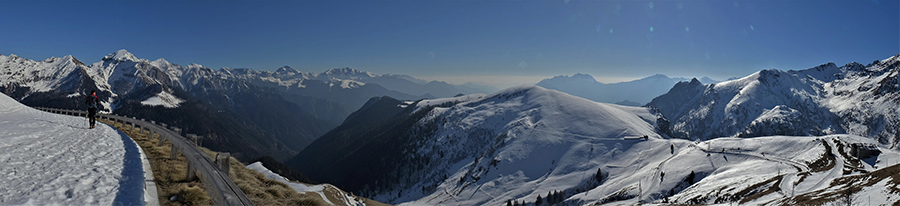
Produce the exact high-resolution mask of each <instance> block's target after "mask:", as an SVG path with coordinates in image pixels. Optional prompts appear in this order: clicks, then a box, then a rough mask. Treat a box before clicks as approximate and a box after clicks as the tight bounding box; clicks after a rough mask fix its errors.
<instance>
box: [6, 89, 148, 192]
mask: <svg viewBox="0 0 900 206" xmlns="http://www.w3.org/2000/svg"><path fill="white" fill-rule="evenodd" d="M0 131H2V132H0V165H3V166H2V167H0V174H2V175H0V188H2V189H0V205H57V204H59V205H141V204H144V200H143V198H144V197H143V195H144V192H143V187H144V185H143V183H144V179H145V178H144V174H145V173H144V168H143V164H142V162H141V152H140V149H139V148H138V147H137V145H136V144H135V143H134V142H133V141H132V140H131V139H130V138H129V137H128V136H126V135H125V134H124V133H122V132H120V131H118V130H115V129H114V128H112V127H109V126H108V125H105V124H102V123H98V124H97V128H95V129H88V126H87V122H86V121H85V119H84V118H79V117H73V116H65V115H57V114H51V113H46V112H42V111H38V110H35V109H32V108H29V107H26V106H24V105H22V104H20V103H18V102H16V101H15V100H13V99H12V98H9V97H8V96H6V95H0ZM148 169H149V168H148ZM154 198H155V197H154Z"/></svg>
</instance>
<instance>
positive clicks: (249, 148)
mask: <svg viewBox="0 0 900 206" xmlns="http://www.w3.org/2000/svg"><path fill="white" fill-rule="evenodd" d="M0 68H2V71H0V73H2V74H0V89H2V90H3V91H4V92H6V93H8V94H10V96H11V97H13V98H14V99H16V100H18V101H20V102H22V103H24V104H26V105H29V106H43V107H56V108H65V109H84V108H86V106H85V104H84V96H83V95H85V94H86V93H88V92H89V91H91V90H97V91H98V96H99V97H100V100H101V103H102V104H103V108H104V110H106V111H107V112H114V113H116V114H120V115H127V116H136V117H138V118H147V119H154V120H156V121H160V122H163V123H166V124H169V125H173V126H177V127H181V128H183V129H184V131H185V133H194V134H200V135H203V136H204V137H205V139H204V141H203V143H204V146H206V147H210V148H212V149H216V150H220V151H229V152H233V153H234V154H235V156H236V157H239V158H242V159H245V160H249V159H253V158H258V157H260V156H263V155H269V156H273V157H276V158H279V159H284V158H287V157H290V156H292V155H293V154H295V153H296V152H297V151H299V150H300V149H302V148H303V147H305V146H306V145H307V144H309V143H310V142H312V140H314V139H315V138H317V137H318V136H319V135H321V134H324V133H325V132H326V131H327V130H328V129H329V128H331V127H334V125H336V124H337V122H329V121H325V120H320V119H318V118H315V117H313V116H312V115H310V114H309V113H307V112H306V111H305V110H304V109H303V108H300V107H298V106H297V105H296V104H293V103H291V102H290V101H287V100H285V99H284V98H283V97H281V96H280V95H279V94H278V93H275V92H273V91H268V90H267V89H264V88H259V87H258V86H255V85H253V84H250V83H248V82H245V81H242V80H238V79H233V78H230V77H229V76H228V75H227V74H225V73H222V72H218V71H215V70H212V69H209V68H206V67H203V66H202V65H198V64H191V65H188V66H181V65H177V64H172V63H169V62H167V61H166V60H165V59H158V60H155V61H150V60H147V59H140V58H137V57H136V56H135V55H134V54H131V53H129V52H128V51H126V50H119V51H116V52H114V53H112V54H109V55H107V56H105V57H103V58H102V59H101V61H99V62H96V63H93V64H91V65H90V66H88V65H85V64H83V63H81V61H79V60H77V59H75V58H74V57H71V56H66V57H63V58H49V59H46V60H43V61H33V60H28V59H24V58H21V57H18V56H15V55H10V56H2V55H0Z"/></svg>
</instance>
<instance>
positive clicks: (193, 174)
mask: <svg viewBox="0 0 900 206" xmlns="http://www.w3.org/2000/svg"><path fill="white" fill-rule="evenodd" d="M187 166H188V167H187V176H186V177H184V180H185V181H193V180H195V179H197V171H196V170H197V166H195V165H194V164H191V161H188V162H187Z"/></svg>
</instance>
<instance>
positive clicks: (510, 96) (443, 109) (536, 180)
mask: <svg viewBox="0 0 900 206" xmlns="http://www.w3.org/2000/svg"><path fill="white" fill-rule="evenodd" d="M448 101H450V102H459V103H457V104H455V105H453V106H441V105H442V104H444V103H445V102H448ZM444 105H446V104H444ZM416 107H417V108H419V109H425V108H429V107H430V108H433V109H431V111H430V112H429V113H428V115H426V117H425V118H423V119H422V120H420V123H422V124H423V125H428V124H435V125H437V128H436V130H435V131H434V133H433V135H429V136H426V137H424V138H423V139H420V140H418V142H417V143H418V144H419V147H418V149H415V153H417V154H416V155H424V156H426V157H433V158H432V160H431V162H432V164H433V165H434V166H432V169H430V170H427V171H425V172H426V173H425V175H423V176H424V177H423V178H422V179H423V180H424V181H420V183H418V184H416V185H414V186H412V187H408V188H422V187H426V188H427V187H431V188H434V189H432V191H430V192H428V191H425V192H426V193H424V194H423V193H422V192H423V191H421V190H418V191H417V190H415V189H407V190H404V191H409V190H412V191H411V192H407V194H401V198H396V199H394V201H391V202H405V201H415V202H413V203H414V204H449V205H455V204H462V205H485V204H486V205H498V204H503V203H505V202H506V200H509V199H519V198H526V199H532V198H536V197H537V196H538V195H545V194H547V193H548V192H550V191H553V190H559V191H565V190H579V189H580V187H590V186H591V185H592V184H595V183H593V178H592V177H593V174H594V173H595V172H596V170H597V168H598V167H600V166H601V165H603V164H605V163H606V160H603V157H604V156H605V157H607V158H609V157H610V156H611V155H613V154H616V153H621V152H622V151H624V150H628V149H629V148H631V147H632V146H633V145H634V144H635V143H638V142H639V141H638V140H623V138H625V137H639V136H644V135H647V136H649V137H650V139H658V138H660V136H659V135H658V134H656V132H655V126H654V125H655V120H656V116H655V115H653V114H651V113H650V111H649V110H648V109H646V108H636V107H625V106H618V105H612V104H606V103H597V102H593V101H590V100H586V99H583V98H579V97H574V96H571V95H568V94H565V93H562V92H557V91H554V90H547V89H544V88H541V87H518V88H511V89H507V90H504V91H501V92H499V93H497V94H494V95H490V96H486V95H480V96H464V97H459V98H455V99H442V100H434V101H431V100H426V101H421V102H419V103H418V104H417V105H416ZM441 156H443V158H440V157H441ZM428 171H434V172H428ZM439 177H444V178H443V179H441V178H439ZM435 180H437V181H435ZM419 184H421V185H419ZM379 198H382V199H393V198H389V197H385V196H376V199H378V200H380V199H379Z"/></svg>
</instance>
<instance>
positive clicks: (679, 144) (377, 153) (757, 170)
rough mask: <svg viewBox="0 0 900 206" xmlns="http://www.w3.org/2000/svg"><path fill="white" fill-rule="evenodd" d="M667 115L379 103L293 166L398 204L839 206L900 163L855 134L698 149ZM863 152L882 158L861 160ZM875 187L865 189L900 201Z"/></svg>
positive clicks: (476, 98) (530, 91)
mask: <svg viewBox="0 0 900 206" xmlns="http://www.w3.org/2000/svg"><path fill="white" fill-rule="evenodd" d="M659 120H661V117H660V116H657V114H655V113H654V112H653V110H652V109H650V108H639V107H626V106H618V105H611V104H605V103H597V102H593V101H589V100H586V99H582V98H579V97H574V96H571V95H568V94H565V93H561V92H558V91H554V90H547V89H543V88H541V87H517V88H510V89H507V90H504V91H501V92H498V93H495V94H492V95H481V94H476V95H467V96H460V97H455V98H445V99H435V100H422V101H417V102H403V101H399V100H394V99H390V98H375V99H372V100H370V102H369V103H367V105H366V106H364V107H363V108H362V109H361V110H359V111H357V112H356V113H354V115H351V117H349V118H348V119H347V121H345V122H344V124H343V125H341V126H339V127H338V128H336V129H335V130H332V131H331V132H329V133H328V134H326V135H324V136H323V137H322V138H320V139H318V140H316V142H314V143H313V144H311V145H312V146H311V147H310V148H308V149H306V150H304V151H301V153H300V154H298V156H297V157H295V158H294V159H292V160H291V161H290V162H289V163H288V165H290V166H292V167H294V168H296V169H298V170H300V171H302V172H304V173H305V174H308V175H309V177H310V178H312V179H314V180H317V181H323V182H329V183H332V184H334V185H336V186H338V187H341V188H344V189H347V190H348V191H354V192H356V193H358V194H361V195H362V196H366V197H371V198H373V199H375V200H378V201H382V202H387V203H394V204H403V205H455V204H460V205H498V204H501V205H502V204H505V203H506V202H507V201H516V202H519V203H523V202H524V203H529V204H534V203H535V201H536V200H537V197H538V196H542V197H544V198H546V197H547V195H548V194H559V195H553V196H554V197H555V198H554V199H553V201H555V202H565V203H566V204H568V205H582V204H604V203H614V204H622V203H624V204H636V203H638V202H645V203H649V202H653V203H664V202H669V203H679V204H698V203H699V204H716V203H730V202H736V203H744V204H777V203H783V202H791V201H798V200H797V199H791V198H792V197H796V196H801V195H802V196H803V197H804V198H806V199H805V200H804V201H820V202H833V201H836V198H835V197H834V196H833V194H834V191H841V188H842V187H845V186H846V184H842V183H840V182H841V181H843V179H846V178H861V177H860V176H865V175H866V174H868V173H879V174H880V173H883V172H879V171H880V170H879V169H886V168H893V167H894V165H897V164H898V163H900V152H897V151H895V150H892V149H889V148H886V147H883V146H879V145H880V144H878V143H877V142H876V141H874V140H871V139H868V138H864V137H859V136H854V135H828V136H807V137H793V136H766V137H758V138H717V139H713V140H708V141H694V142H691V141H688V140H683V139H668V138H667V135H665V134H660V133H659V129H660V127H659V126H657V125H663V126H664V125H665V123H664V122H661V121H659ZM372 122H378V123H379V124H374V125H372V124H370V123H372ZM663 128H665V127H663ZM645 135H646V138H644V136H645ZM854 147H855V148H854ZM856 149H859V150H866V151H872V152H875V154H874V155H869V156H861V157H856V156H855V155H854V154H863V153H855V152H853V151H854V150H856ZM691 173H693V175H691ZM882 179H883V178H882ZM875 183H876V182H873V183H872V184H874V185H876V186H872V184H862V185H855V186H854V188H863V189H861V190H859V191H863V192H855V193H853V194H854V195H855V196H856V197H863V198H864V197H868V196H873V197H887V198H888V199H886V200H884V201H886V202H887V203H890V202H894V201H897V200H900V196H897V195H896V193H891V192H890V191H888V190H880V189H878V188H879V186H878V184H884V183H877V184H875ZM854 184H855V183H854ZM889 184H893V183H889ZM790 185H794V186H793V187H791V186H790ZM879 201H881V200H879Z"/></svg>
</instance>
